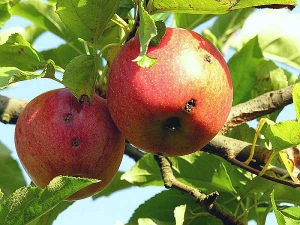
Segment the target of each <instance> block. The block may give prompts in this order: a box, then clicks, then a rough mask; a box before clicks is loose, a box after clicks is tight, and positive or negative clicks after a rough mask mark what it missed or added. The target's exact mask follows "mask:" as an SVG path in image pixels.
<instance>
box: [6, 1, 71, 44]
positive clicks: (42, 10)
mask: <svg viewBox="0 0 300 225" xmlns="http://www.w3.org/2000/svg"><path fill="white" fill-rule="evenodd" d="M11 12H12V14H13V15H17V16H21V17H24V18H26V19H28V20H30V21H32V22H33V23H34V24H35V25H37V26H39V27H40V28H42V29H43V30H48V31H50V32H52V33H54V34H56V35H57V36H59V37H61V38H62V39H64V40H70V39H71V38H72V36H71V35H70V32H69V31H68V29H67V28H66V27H65V25H64V24H63V23H62V21H61V20H60V18H59V16H58V15H57V13H56V12H55V5H53V4H51V3H47V2H45V1H40V0H25V1H22V2H19V3H18V4H16V5H15V6H14V7H13V8H12V10H11Z"/></svg>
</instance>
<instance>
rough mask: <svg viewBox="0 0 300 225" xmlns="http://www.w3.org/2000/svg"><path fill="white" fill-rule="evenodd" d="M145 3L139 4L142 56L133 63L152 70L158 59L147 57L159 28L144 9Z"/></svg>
mask: <svg viewBox="0 0 300 225" xmlns="http://www.w3.org/2000/svg"><path fill="white" fill-rule="evenodd" d="M143 4H144V1H143V0H141V1H140V2H139V6H140V10H139V16H140V27H139V29H138V31H139V38H140V50H141V51H140V54H139V56H138V57H137V58H136V59H134V60H133V61H135V62H137V64H138V65H139V66H140V67H143V68H150V67H151V66H153V65H154V63H155V62H156V59H153V58H150V57H148V56H147V55H146V53H147V50H148V46H149V43H150V41H151V39H152V38H154V37H155V36H156V35H157V28H156V25H155V21H154V20H153V18H152V17H151V16H150V15H149V13H148V12H147V11H146V10H145V9H144V7H143Z"/></svg>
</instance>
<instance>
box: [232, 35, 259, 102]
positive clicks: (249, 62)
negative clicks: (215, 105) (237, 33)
mask: <svg viewBox="0 0 300 225" xmlns="http://www.w3.org/2000/svg"><path fill="white" fill-rule="evenodd" d="M263 60H264V57H263V55H262V51H261V49H260V47H259V44H258V38H257V37H254V38H252V39H251V40H249V41H248V42H247V43H246V44H245V45H244V47H243V48H242V49H241V50H240V51H239V52H237V53H236V54H234V55H233V56H232V57H231V58H230V60H229V61H228V67H229V70H230V73H231V77H232V84H233V89H234V98H233V105H236V104H239V103H241V102H245V101H247V100H249V99H251V98H252V96H251V91H252V90H253V88H254V87H255V85H256V77H255V74H256V68H257V66H258V65H259V63H261V62H262V61H263Z"/></svg>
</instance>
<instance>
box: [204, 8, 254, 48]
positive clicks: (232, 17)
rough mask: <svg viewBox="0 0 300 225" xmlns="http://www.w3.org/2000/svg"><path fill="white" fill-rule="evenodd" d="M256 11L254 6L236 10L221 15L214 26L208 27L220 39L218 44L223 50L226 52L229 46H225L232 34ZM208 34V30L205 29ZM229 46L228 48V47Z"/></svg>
mask: <svg viewBox="0 0 300 225" xmlns="http://www.w3.org/2000/svg"><path fill="white" fill-rule="evenodd" d="M253 11H254V9H253V8H246V9H241V10H236V11H233V12H231V13H227V14H224V15H219V16H218V17H217V19H216V21H215V22H214V23H213V25H212V27H210V28H208V29H209V30H210V31H211V33H212V34H213V35H214V36H215V38H216V39H217V40H218V45H219V46H220V47H221V50H222V52H226V51H227V50H228V47H229V46H225V45H226V43H227V42H228V41H230V38H229V37H230V36H231V35H232V34H233V33H234V32H236V31H237V30H238V29H239V28H241V26H242V25H243V24H244V22H245V20H246V18H247V17H248V16H249V15H250V14H251V13H252V12H253ZM204 34H207V30H206V29H205V30H204ZM226 48H227V49H226Z"/></svg>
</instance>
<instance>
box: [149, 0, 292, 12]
mask: <svg viewBox="0 0 300 225" xmlns="http://www.w3.org/2000/svg"><path fill="white" fill-rule="evenodd" d="M268 4H288V5H294V6H296V5H297V1H296V0H294V1H289V0H285V1H282V0H281V1H280V0H273V1H272V0H264V1H261V0H248V1H240V0H233V1H225V0H220V1H215V0H206V1H199V0H190V1H186V0H177V1H170V0H153V2H152V7H151V9H150V12H151V14H155V13H160V12H168V11H171V12H176V13H190V14H223V13H228V12H230V11H232V10H234V9H242V8H248V7H253V6H259V5H268Z"/></svg>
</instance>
